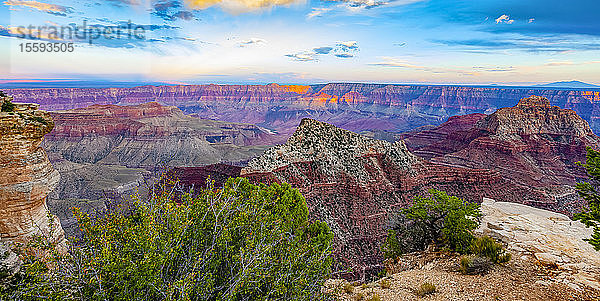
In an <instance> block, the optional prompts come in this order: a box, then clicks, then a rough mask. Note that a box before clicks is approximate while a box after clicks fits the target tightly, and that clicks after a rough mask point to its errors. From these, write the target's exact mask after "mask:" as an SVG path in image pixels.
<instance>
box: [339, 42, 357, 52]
mask: <svg viewBox="0 0 600 301" xmlns="http://www.w3.org/2000/svg"><path fill="white" fill-rule="evenodd" d="M336 46H338V47H339V48H341V49H342V50H343V51H349V50H357V49H358V42H356V41H346V42H338V43H337V44H336Z"/></svg>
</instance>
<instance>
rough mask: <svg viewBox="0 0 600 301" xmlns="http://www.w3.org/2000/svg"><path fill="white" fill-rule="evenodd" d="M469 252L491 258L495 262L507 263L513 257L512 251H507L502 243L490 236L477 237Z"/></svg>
mask: <svg viewBox="0 0 600 301" xmlns="http://www.w3.org/2000/svg"><path fill="white" fill-rule="evenodd" d="M469 252H470V253H471V254H475V255H479V256H482V257H486V258H489V259H490V260H491V261H492V262H493V263H506V262H509V261H510V258H511V255H510V253H507V252H506V251H505V250H504V248H503V247H502V245H501V244H499V243H497V242H496V241H495V240H494V239H493V238H491V237H489V236H483V237H477V238H475V239H474V240H473V242H472V243H471V246H470V247H469Z"/></svg>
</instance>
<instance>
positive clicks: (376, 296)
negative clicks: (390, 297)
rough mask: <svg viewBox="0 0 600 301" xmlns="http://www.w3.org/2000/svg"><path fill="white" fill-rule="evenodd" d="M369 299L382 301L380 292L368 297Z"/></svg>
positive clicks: (368, 300) (370, 300)
mask: <svg viewBox="0 0 600 301" xmlns="http://www.w3.org/2000/svg"><path fill="white" fill-rule="evenodd" d="M367 301H381V297H379V294H377V293H375V294H373V295H371V296H370V297H369V298H367Z"/></svg>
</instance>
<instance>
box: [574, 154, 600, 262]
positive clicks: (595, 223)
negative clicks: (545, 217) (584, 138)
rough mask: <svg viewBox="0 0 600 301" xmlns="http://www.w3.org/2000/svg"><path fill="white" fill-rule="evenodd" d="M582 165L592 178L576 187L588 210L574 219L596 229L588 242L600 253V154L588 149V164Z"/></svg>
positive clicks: (576, 215)
mask: <svg viewBox="0 0 600 301" xmlns="http://www.w3.org/2000/svg"><path fill="white" fill-rule="evenodd" d="M580 165H582V166H583V167H585V169H586V171H587V173H588V175H589V177H590V181H589V182H587V183H578V184H577V186H576V189H577V193H578V194H579V196H581V197H582V198H583V199H584V200H585V201H586V202H587V208H585V209H584V210H583V211H582V212H581V213H578V214H575V216H574V218H575V219H576V220H580V221H581V222H582V223H584V224H585V225H586V226H588V227H592V228H594V233H593V234H592V238H591V239H587V241H588V242H589V243H590V244H591V245H593V246H594V248H595V249H596V250H597V251H600V152H598V151H595V150H593V149H592V148H591V147H588V148H587V155H586V163H585V164H580Z"/></svg>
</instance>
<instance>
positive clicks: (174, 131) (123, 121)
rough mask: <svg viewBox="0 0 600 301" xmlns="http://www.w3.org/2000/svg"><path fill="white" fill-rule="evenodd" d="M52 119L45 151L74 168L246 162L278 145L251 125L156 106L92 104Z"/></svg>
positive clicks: (149, 166)
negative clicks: (75, 165) (79, 165)
mask: <svg viewBox="0 0 600 301" xmlns="http://www.w3.org/2000/svg"><path fill="white" fill-rule="evenodd" d="M51 114H52V117H53V119H54V120H55V122H56V127H55V128H54V130H53V131H52V132H51V133H50V134H48V135H47V136H46V141H45V142H44V147H45V148H46V149H47V150H48V152H49V153H51V155H52V157H53V158H54V157H55V156H54V155H57V156H58V157H59V158H62V159H66V160H68V161H71V162H75V163H102V164H117V165H122V166H126V167H131V168H154V167H155V166H163V165H165V166H195V165H203V164H210V163H216V162H219V161H221V160H225V161H244V160H249V159H250V158H252V157H253V156H255V155H256V149H260V148H261V147H259V146H260V145H272V144H274V142H276V141H277V140H276V138H275V137H274V136H273V135H271V134H270V133H269V132H267V131H265V130H264V129H261V128H259V127H257V126H254V125H251V124H243V123H226V122H220V121H213V120H203V119H198V118H194V117H190V116H186V115H184V114H183V112H181V110H179V109H178V108H176V107H166V106H162V105H160V104H158V103H147V104H142V105H136V106H116V105H94V106H91V107H88V108H81V109H74V110H69V111H59V112H53V113H51ZM255 146H257V147H255Z"/></svg>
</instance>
